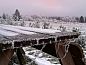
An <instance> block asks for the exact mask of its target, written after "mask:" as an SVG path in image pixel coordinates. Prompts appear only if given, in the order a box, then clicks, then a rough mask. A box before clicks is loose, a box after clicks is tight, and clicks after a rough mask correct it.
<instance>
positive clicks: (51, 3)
mask: <svg viewBox="0 0 86 65" xmlns="http://www.w3.org/2000/svg"><path fill="white" fill-rule="evenodd" d="M15 9H19V11H20V12H21V14H22V15H47V16H81V15H83V16H85V15H86V0H0V15H2V14H3V13H6V14H10V15H11V14H13V13H14V12H15Z"/></svg>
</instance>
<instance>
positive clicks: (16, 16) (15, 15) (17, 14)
mask: <svg viewBox="0 0 86 65" xmlns="http://www.w3.org/2000/svg"><path fill="white" fill-rule="evenodd" d="M21 18H22V17H21V15H20V12H19V10H18V9H16V11H15V13H14V15H13V19H14V20H15V21H20V19H21Z"/></svg>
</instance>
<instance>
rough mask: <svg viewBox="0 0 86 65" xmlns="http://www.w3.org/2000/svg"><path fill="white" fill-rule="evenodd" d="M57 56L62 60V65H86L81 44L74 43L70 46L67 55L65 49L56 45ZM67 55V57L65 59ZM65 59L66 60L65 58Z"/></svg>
mask: <svg viewBox="0 0 86 65" xmlns="http://www.w3.org/2000/svg"><path fill="white" fill-rule="evenodd" d="M55 48H56V51H57V55H58V56H59V58H60V59H61V60H60V61H61V63H62V65H85V62H84V61H83V59H84V54H83V50H82V48H81V47H80V45H79V44H76V43H72V44H70V45H69V48H68V53H67V54H66V55H65V47H64V45H62V43H60V45H59V46H58V44H56V45H55ZM64 55H65V57H64ZM63 57H64V58H63Z"/></svg>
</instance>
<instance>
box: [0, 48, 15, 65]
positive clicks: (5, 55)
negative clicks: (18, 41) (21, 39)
mask: <svg viewBox="0 0 86 65" xmlns="http://www.w3.org/2000/svg"><path fill="white" fill-rule="evenodd" d="M13 54H14V50H13V49H7V50H5V51H3V52H2V53H0V65H8V63H9V62H10V60H11V58H12V56H13Z"/></svg>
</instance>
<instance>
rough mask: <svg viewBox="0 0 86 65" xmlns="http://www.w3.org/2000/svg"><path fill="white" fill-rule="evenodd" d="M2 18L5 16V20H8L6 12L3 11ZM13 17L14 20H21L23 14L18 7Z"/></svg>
mask: <svg viewBox="0 0 86 65" xmlns="http://www.w3.org/2000/svg"><path fill="white" fill-rule="evenodd" d="M0 18H3V19H4V20H6V19H7V15H6V14H5V13H3V15H2V16H0ZM12 19H13V20H14V21H20V19H22V16H21V14H20V12H19V10H18V9H16V11H15V13H14V14H13V16H12Z"/></svg>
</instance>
